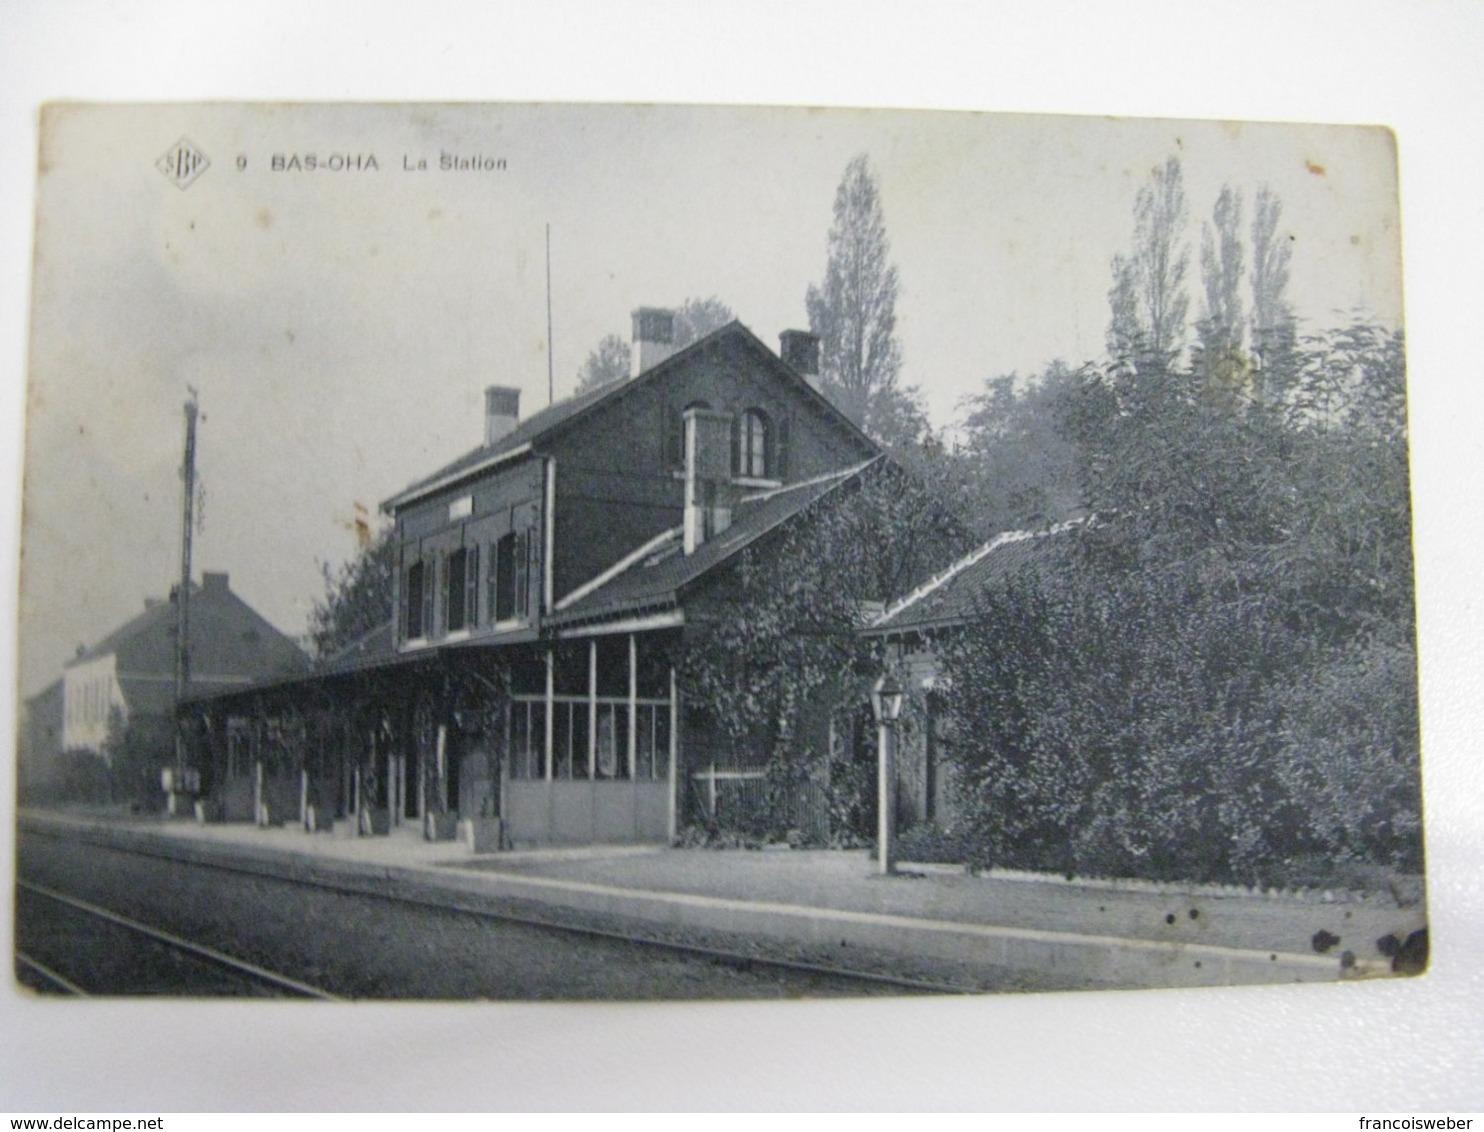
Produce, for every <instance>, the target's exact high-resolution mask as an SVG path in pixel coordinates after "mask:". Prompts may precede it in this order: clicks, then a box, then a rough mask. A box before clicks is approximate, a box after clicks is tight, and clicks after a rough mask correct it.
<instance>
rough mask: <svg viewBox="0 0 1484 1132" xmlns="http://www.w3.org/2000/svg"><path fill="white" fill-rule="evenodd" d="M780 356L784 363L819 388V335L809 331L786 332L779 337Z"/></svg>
mask: <svg viewBox="0 0 1484 1132" xmlns="http://www.w3.org/2000/svg"><path fill="white" fill-rule="evenodd" d="M778 356H779V357H780V358H782V359H783V363H784V364H785V365H786V366H788V367H789V368H790V369H792V370H793V371H794V372H795V373H796V374H798V375H799V376H800V377H802V378H803V379H804V380H805V381H807V382H808V383H809V387H810V388H811V389H818V388H819V335H818V334H811V333H809V331H807V330H785V331H784V332H783V333H782V334H780V335H779V336H778Z"/></svg>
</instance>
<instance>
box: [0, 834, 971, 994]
mask: <svg viewBox="0 0 1484 1132" xmlns="http://www.w3.org/2000/svg"><path fill="white" fill-rule="evenodd" d="M27 832H28V833H31V834H39V835H40V836H42V837H52V838H55V839H57V840H68V839H67V838H63V837H62V836H61V835H60V834H58V833H54V832H51V831H48V830H41V829H37V828H35V827H32V828H31V829H28V830H27ZM71 839H72V840H75V839H76V838H75V836H74V837H73V838H71ZM84 839H86V840H89V842H90V843H91V844H94V845H98V846H100V847H102V848H106V849H111V850H113V851H114V852H116V853H129V854H132V855H134V856H136V857H148V858H152V859H154V860H161V861H171V862H174V863H175V864H188V865H194V866H197V867H202V868H208V869H217V870H220V871H221V872H225V873H234V874H237V875H240V876H250V877H255V878H257V879H259V880H275V881H279V882H281V883H283V884H288V885H297V886H299V887H302V888H312V889H320V890H321V891H324V892H334V893H338V894H340V895H343V896H364V897H368V898H370V899H374V900H382V901H385V902H387V903H390V904H404V905H407V906H409V907H414V908H421V909H425V910H426V909H430V910H433V911H437V912H444V913H453V914H458V915H465V916H474V917H476V918H479V919H484V920H491V921H494V922H496V923H506V924H517V925H520V926H523V927H530V928H538V929H542V930H545V931H551V932H562V933H565V934H567V935H574V936H582V937H587V938H589V939H601V940H605V941H607V942H615V943H628V944H634V945H637V946H641V947H650V948H654V949H656V950H664V951H669V952H673V953H676V954H681V955H691V956H696V957H699V958H703V959H708V960H711V961H713V962H717V963H725V964H727V965H729V966H733V967H753V968H774V969H778V970H784V971H791V972H794V973H798V974H807V975H813V976H816V977H821V978H834V979H843V980H847V981H854V982H860V983H870V984H873V985H877V986H889V987H895V988H897V989H899V990H908V991H916V992H918V993H925V994H948V995H957V994H984V993H985V991H984V989H983V988H982V987H977V986H964V985H961V984H957V983H950V982H939V981H936V980H930V979H913V978H909V977H907V976H904V975H888V974H883V973H881V972H878V971H862V970H860V969H858V968H852V967H837V966H834V965H832V964H827V963H811V962H808V961H807V960H800V959H784V958H780V957H778V956H770V955H752V954H748V953H746V952H741V951H727V950H726V949H724V948H718V947H709V946H706V945H704V944H695V943H684V942H682V941H679V940H672V939H661V938H657V937H654V936H648V935H637V934H632V933H629V932H622V931H618V930H616V929H613V928H600V927H595V926H593V925H590V924H576V923H571V922H567V921H563V920H553V919H548V918H546V917H543V916H529V915H519V914H516V913H513V912H500V911H495V910H494V909H491V908H487V907H479V906H475V905H471V904H469V903H466V902H463V901H460V900H452V901H449V900H438V899H434V898H432V897H429V896H417V895H412V894H407V893H391V892H382V891H379V890H377V889H375V888H372V887H370V886H369V885H366V884H365V883H364V882H350V881H343V882H330V881H326V880H323V879H320V878H315V877H304V876H285V875H283V874H282V873H280V872H277V871H275V870H272V869H269V868H263V867H254V866H253V864H252V863H249V864H234V863H228V862H225V861H220V860H212V861H202V860H187V859H182V858H181V857H177V856H173V855H171V854H169V853H163V852H159V851H156V850H154V849H152V848H148V847H141V846H137V845H129V846H125V845H119V844H116V843H113V842H111V841H109V840H108V839H106V838H86V837H85V835H84ZM17 883H20V882H19V881H18V882H17Z"/></svg>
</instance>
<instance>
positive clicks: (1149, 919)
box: [19, 810, 1425, 988]
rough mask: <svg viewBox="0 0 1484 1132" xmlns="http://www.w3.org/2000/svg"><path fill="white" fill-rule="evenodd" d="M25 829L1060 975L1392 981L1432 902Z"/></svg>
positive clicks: (644, 854) (325, 840) (388, 843)
mask: <svg viewBox="0 0 1484 1132" xmlns="http://www.w3.org/2000/svg"><path fill="white" fill-rule="evenodd" d="M19 827H20V828H21V829H22V830H26V829H35V830H37V831H38V832H49V833H52V834H57V835H63V836H72V837H77V838H80V839H86V840H88V841H92V842H95V843H98V844H101V845H113V846H117V847H120V848H131V849H142V850H145V851H148V852H152V853H156V854H160V855H164V856H169V857H173V858H177V859H180V860H183V861H190V862H194V863H200V864H227V865H231V866H232V867H238V868H242V867H247V868H250V869H252V870H253V871H260V872H263V873H266V874H270V875H279V876H285V877H289V878H296V879H305V880H313V881H315V882H316V883H329V884H336V885H342V886H346V887H353V888H356V889H357V890H361V891H366V890H375V889H376V888H377V887H385V888H386V889H387V890H388V891H394V892H395V893H396V894H398V895H404V896H405V895H408V894H413V895H415V896H416V898H417V899H420V900H427V901H431V902H434V903H439V904H444V905H446V906H449V907H455V908H463V909H466V910H477V909H478V908H479V907H480V902H481V901H512V900H514V901H520V902H523V903H527V904H537V905H542V906H545V907H547V908H549V909H552V910H553V911H557V912H561V913H566V914H571V915H578V916H582V915H587V916H601V917H613V918H618V919H621V920H623V921H626V922H630V923H637V924H646V923H647V924H650V925H654V926H655V927H657V928H663V929H672V930H691V931H704V932H715V933H726V934H728V935H734V936H742V937H763V938H766V939H769V940H774V941H786V942H790V943H793V944H798V945H807V946H810V947H814V948H816V949H819V948H837V947H838V948H845V949H850V948H855V949H866V950H868V951H872V952H874V953H876V954H878V955H879V954H887V955H899V956H902V957H903V958H904V960H917V961H921V962H929V963H931V962H939V963H944V964H950V965H952V966H953V967H955V968H956V969H960V970H964V969H967V970H973V969H975V968H976V967H983V968H986V969H989V968H993V969H995V970H998V971H1006V970H1008V971H1016V972H1022V973H1024V974H1025V975H1026V976H1027V977H1028V979H1027V983H1026V984H1025V985H1028V986H1038V987H1048V988H1049V987H1067V988H1071V987H1078V986H1089V987H1092V986H1098V987H1115V986H1116V987H1136V986H1193V985H1227V984H1235V983H1274V982H1312V981H1335V980H1340V979H1350V978H1367V977H1383V976H1384V977H1391V975H1392V971H1391V963H1390V960H1389V959H1387V958H1386V956H1384V955H1383V954H1382V953H1381V952H1380V950H1379V949H1378V947H1377V941H1378V940H1379V939H1381V938H1382V937H1384V936H1387V935H1393V934H1395V935H1398V936H1399V937H1400V938H1403V939H1404V938H1406V936H1407V935H1408V934H1410V933H1411V932H1412V931H1414V930H1416V929H1418V928H1420V927H1423V926H1425V913H1424V908H1423V905H1422V903H1421V901H1420V899H1419V898H1412V899H1409V898H1407V897H1406V896H1405V895H1400V896H1399V895H1398V894H1397V893H1395V892H1390V893H1371V894H1360V893H1353V892H1343V891H1341V892H1312V891H1303V892H1282V893H1276V892H1275V893H1258V892H1253V891H1250V890H1245V889H1236V888H1222V887H1180V886H1156V885H1151V884H1140V883H1136V882H1096V881H1080V882H1079V881H1067V880H1065V879H1064V878H1054V877H1046V876H1037V875H1030V874H1019V875H1017V874H1005V875H996V874H991V875H988V876H985V875H974V874H969V873H967V872H966V871H964V870H963V869H958V868H948V867H946V866H932V865H914V864H913V863H911V862H905V863H902V864H901V865H899V866H898V872H897V873H896V874H895V875H891V876H882V875H880V874H879V873H878V872H877V869H876V862H875V861H874V860H873V859H872V858H871V856H870V854H869V853H868V852H867V851H865V850H789V849H778V850H771V849H770V850H743V849H727V850H715V849H680V848H673V849H672V848H664V847H653V846H591V847H582V848H571V849H544V850H528V851H514V852H500V853H489V854H477V855H476V854H473V853H471V852H470V851H469V849H468V848H467V847H466V846H464V845H462V844H461V843H457V842H449V841H432V842H430V841H426V840H424V839H423V838H422V837H421V836H420V831H415V830H410V829H402V830H394V831H393V832H392V833H391V834H390V835H385V836H378V837H335V836H331V835H329V834H326V833H308V832H305V831H304V830H302V829H300V828H298V827H288V828H284V827H269V828H259V827H255V826H252V825H247V824H240V825H239V824H197V823H195V822H192V821H187V820H169V821H166V820H161V819H146V818H105V817H84V816H78V815H66V814H58V813H52V812H45V811H39V810H33V811H23V812H22V813H21V815H20V817H19ZM1417 897H1420V893H1419V894H1417ZM1320 933H1324V934H1323V935H1321V934H1320ZM1316 936H1317V937H1319V944H1320V945H1321V946H1323V947H1324V950H1323V951H1317V950H1316Z"/></svg>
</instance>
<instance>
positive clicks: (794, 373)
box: [180, 308, 884, 847]
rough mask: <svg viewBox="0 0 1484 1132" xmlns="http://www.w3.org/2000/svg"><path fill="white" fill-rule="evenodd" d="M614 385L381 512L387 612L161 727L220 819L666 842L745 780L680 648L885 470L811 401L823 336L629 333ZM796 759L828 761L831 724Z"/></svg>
mask: <svg viewBox="0 0 1484 1132" xmlns="http://www.w3.org/2000/svg"><path fill="white" fill-rule="evenodd" d="M633 324H634V340H633V344H632V353H633V358H632V371H631V374H630V376H629V377H628V378H626V379H624V380H621V381H617V382H613V383H610V384H608V385H604V386H600V387H598V388H596V389H593V390H589V391H586V392H582V393H579V394H577V395H576V396H574V397H572V398H570V399H568V400H566V401H562V402H558V403H556V404H554V405H552V406H550V407H548V408H546V409H544V410H542V411H540V412H538V413H536V414H534V415H532V416H530V417H528V418H525V419H522V417H521V415H520V407H519V390H517V389H514V388H506V387H501V386H493V387H490V388H489V389H487V390H486V405H485V408H486V413H485V420H484V436H483V440H482V443H480V444H479V445H478V446H477V447H475V448H473V449H472V450H471V451H469V452H467V453H465V454H464V455H462V456H460V457H458V458H457V459H455V460H453V461H451V462H449V463H448V464H446V465H444V466H443V467H441V468H439V469H437V470H436V471H434V472H432V473H431V474H429V475H428V476H426V477H424V478H423V479H421V480H419V481H418V482H416V483H413V484H411V485H409V486H408V487H407V488H405V489H404V490H402V491H400V492H399V493H397V494H396V495H394V496H393V497H392V498H390V499H388V500H387V501H386V502H385V503H384V504H383V505H382V507H383V510H384V512H385V513H386V514H387V515H388V516H389V517H390V519H391V520H392V523H393V534H392V537H393V539H394V544H395V545H394V552H395V584H394V588H393V607H394V610H395V613H394V617H393V619H392V620H391V622H389V623H388V624H385V625H383V626H381V627H379V628H377V629H375V630H374V631H372V632H371V633H369V634H367V635H366V636H365V637H364V638H363V639H362V640H360V641H357V642H355V643H354V644H352V645H351V646H350V647H348V648H346V649H345V650H343V651H342V652H341V653H340V654H339V655H337V656H334V657H332V658H330V659H329V660H327V661H325V662H323V663H322V664H320V665H319V666H318V667H316V668H315V669H314V670H313V671H312V672H310V673H308V674H299V675H291V676H289V677H287V678H282V679H276V680H265V681H260V682H258V683H256V684H254V685H252V686H250V687H241V688H231V689H225V690H221V689H218V690H216V691H213V692H210V693H207V694H200V695H196V696H194V697H192V698H191V699H190V700H189V701H187V703H186V704H185V705H184V708H183V710H182V712H181V716H180V724H181V726H182V727H183V728H184V729H185V731H186V733H187V736H188V742H189V747H190V749H191V750H192V752H193V756H192V757H193V759H194V761H195V763H196V765H197V766H198V767H199V769H200V770H201V774H202V780H203V790H204V791H205V793H206V801H207V805H208V807H209V808H211V809H212V810H213V811H214V812H215V813H216V814H217V815H218V816H220V817H222V818H225V819H228V820H257V821H259V822H265V823H266V822H273V823H275V824H276V823H278V822H280V821H302V822H305V823H306V824H307V825H309V826H310V827H311V828H321V829H322V828H325V827H326V826H328V825H333V826H334V828H335V829H336V830H337V831H340V830H344V831H346V832H348V833H357V834H367V833H382V832H387V831H389V830H392V829H395V828H397V827H399V826H402V827H408V826H410V827H412V828H415V829H418V828H420V829H421V830H422V831H423V832H424V833H425V834H426V835H427V836H430V837H436V838H446V837H453V836H456V835H460V834H461V835H463V836H466V837H468V838H470V839H471V840H473V841H475V842H476V844H479V843H482V844H484V845H486V846H487V847H493V844H492V842H493V843H497V844H499V845H504V846H515V847H526V846H539V845H557V844H581V843H599V842H601V843H614V842H640V843H642V842H651V843H665V842H667V841H669V840H671V839H673V838H674V837H675V836H676V834H677V832H678V830H679V829H680V828H681V827H682V826H683V825H684V824H687V823H688V822H689V821H691V820H693V819H694V818H695V816H696V813H697V811H701V812H706V811H708V810H709V812H710V814H711V816H714V815H715V810H716V807H717V806H718V805H719V804H720V803H721V802H723V801H724V796H725V795H726V793H727V791H728V790H733V791H735V789H736V787H738V786H739V785H742V784H745V783H746V782H748V781H749V780H752V779H756V778H760V777H761V773H762V772H761V769H760V764H759V761H758V759H759V757H760V756H759V755H758V754H757V753H756V752H754V753H751V754H749V752H748V751H747V750H746V749H745V745H744V746H743V747H741V748H739V745H738V744H737V743H736V742H735V741H732V740H727V739H725V738H724V737H722V736H720V735H719V734H717V733H716V731H715V729H714V728H711V727H709V726H708V725H707V722H706V720H705V716H704V712H703V711H694V710H691V707H690V705H687V704H685V703H683V702H682V696H681V693H680V690H679V689H680V686H681V684H682V683H683V681H682V679H681V677H682V676H683V673H680V672H677V669H676V664H677V660H676V658H677V657H678V656H679V655H681V650H680V649H679V648H678V647H677V645H678V644H679V643H680V642H681V640H682V639H683V637H684V634H686V633H687V631H688V628H689V627H692V626H693V625H694V624H695V623H696V622H697V619H698V618H701V617H704V616H705V610H706V609H707V608H708V603H711V602H713V601H714V599H715V597H716V595H717V594H718V593H723V592H725V590H726V588H727V587H728V585H729V584H730V579H731V577H732V574H731V569H732V568H733V566H734V565H735V563H736V562H737V560H738V557H739V555H741V554H742V552H743V551H745V550H746V549H747V548H749V547H766V546H767V544H768V540H770V539H774V538H778V537H780V535H781V533H782V532H784V531H787V530H788V529H789V528H790V526H791V524H794V523H798V522H801V521H807V520H806V517H807V516H808V515H809V514H811V513H813V512H815V511H817V510H818V509H819V508H827V507H829V506H831V503H832V500H835V499H838V498H840V497H842V496H843V494H844V493H847V492H849V491H850V490H852V487H853V485H856V484H858V483H859V481H860V478H861V477H862V475H863V474H865V473H866V471H867V469H869V468H871V467H872V466H873V465H876V464H878V463H879V462H880V461H882V460H883V459H884V457H883V456H882V453H881V450H880V449H879V448H878V447H877V445H876V444H875V443H874V442H873V441H871V440H870V439H869V438H868V437H866V436H865V435H864V434H863V433H862V432H861V431H860V430H859V429H858V428H857V427H856V426H855V425H854V424H853V423H851V421H850V420H849V419H848V418H847V417H845V416H844V415H843V414H841V413H840V412H839V411H838V410H837V409H836V408H834V406H832V405H831V404H830V402H829V401H828V400H826V399H825V398H824V397H823V396H822V395H821V394H820V392H819V391H818V389H817V388H816V386H817V377H816V376H815V375H816V374H817V370H818V354H819V346H818V340H817V339H816V338H815V337H814V336H813V335H810V334H808V333H806V332H803V331H785V332H784V333H783V335H782V336H781V342H780V347H781V348H780V351H779V352H778V353H775V352H774V351H772V350H771V349H769V348H768V346H766V345H765V344H764V343H763V342H762V341H760V340H759V339H758V338H757V337H756V336H754V335H753V334H752V332H751V331H749V330H748V329H747V328H746V327H744V326H743V325H742V324H741V323H738V322H732V323H730V324H728V325H727V326H725V327H722V328H721V329H719V330H716V331H714V332H713V333H711V334H709V335H707V336H705V337H704V338H701V339H700V340H699V341H697V342H694V343H692V344H691V345H689V346H687V347H685V348H684V349H679V350H677V349H675V348H674V345H673V335H674V316H673V313H672V312H669V311H664V310H658V309H653V308H641V309H640V310H637V311H635V312H634V315H633ZM826 715H828V712H827V711H826V712H823V713H821V714H820V715H819V716H818V718H817V723H818V726H816V727H814V728H813V729H812V730H811V732H810V734H809V735H806V736H802V737H801V741H809V742H814V741H818V742H827V741H830V736H829V735H828V729H829V725H828V721H827V720H826V719H825V716H826Z"/></svg>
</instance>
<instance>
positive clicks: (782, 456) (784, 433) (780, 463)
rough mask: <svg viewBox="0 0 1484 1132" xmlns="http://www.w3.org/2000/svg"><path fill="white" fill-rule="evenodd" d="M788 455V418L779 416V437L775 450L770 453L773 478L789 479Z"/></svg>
mask: <svg viewBox="0 0 1484 1132" xmlns="http://www.w3.org/2000/svg"><path fill="white" fill-rule="evenodd" d="M788 456H789V453H788V418H787V417H782V416H781V417H779V418H778V437H777V440H776V441H775V442H774V445H773V452H771V453H769V457H770V463H771V466H770V467H769V468H768V472H769V474H770V476H771V477H772V478H773V479H775V480H786V479H788Z"/></svg>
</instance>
